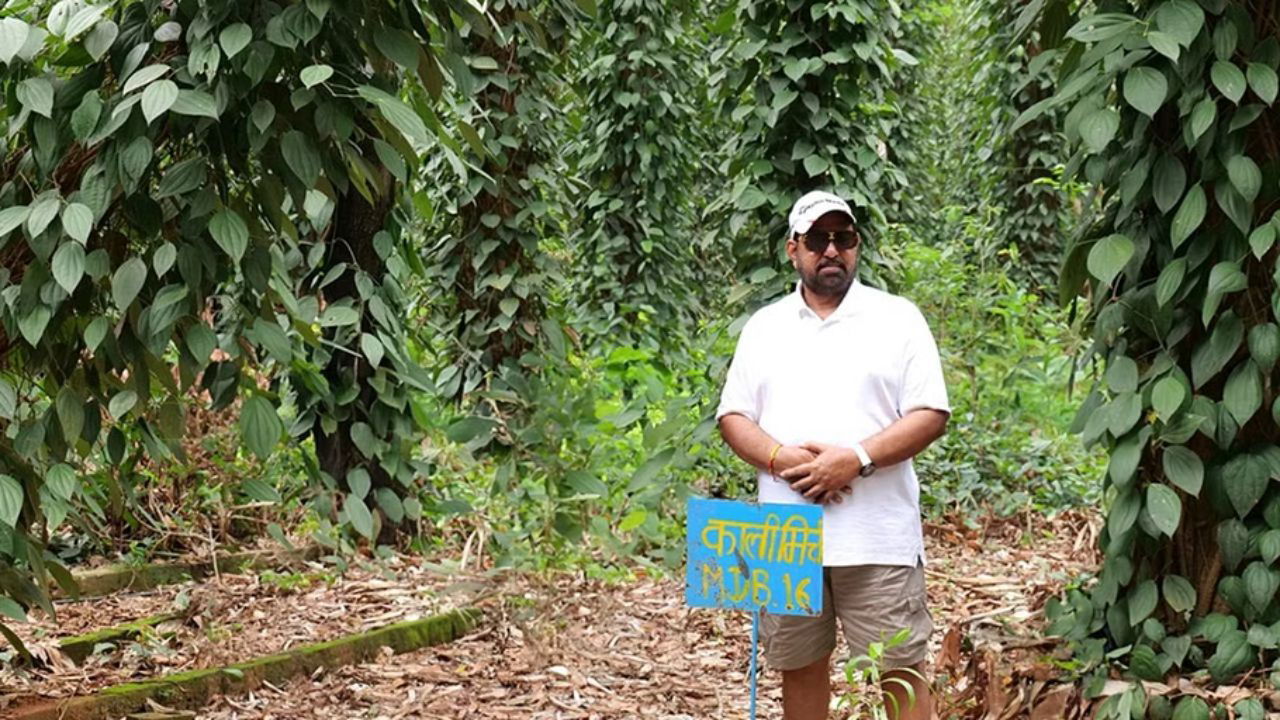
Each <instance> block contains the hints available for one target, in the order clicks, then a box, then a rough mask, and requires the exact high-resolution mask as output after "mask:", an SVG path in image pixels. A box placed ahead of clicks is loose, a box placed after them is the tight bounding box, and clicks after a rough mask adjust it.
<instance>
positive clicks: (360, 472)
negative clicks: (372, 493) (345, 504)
mask: <svg viewBox="0 0 1280 720" xmlns="http://www.w3.org/2000/svg"><path fill="white" fill-rule="evenodd" d="M372 486H373V481H372V480H371V479H370V477H369V471H368V470H365V469H364V468H359V467H358V468H354V469H352V470H351V471H350V472H348V473H347V488H349V489H350V490H351V494H352V495H354V496H356V497H358V498H360V499H361V500H363V499H364V498H365V496H366V495H368V494H369V488H370V487H372Z"/></svg>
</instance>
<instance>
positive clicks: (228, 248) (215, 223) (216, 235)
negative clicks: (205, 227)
mask: <svg viewBox="0 0 1280 720" xmlns="http://www.w3.org/2000/svg"><path fill="white" fill-rule="evenodd" d="M209 234H210V235H212V236H213V240H214V242H216V243H217V244H218V247H220V248H222V251H223V252H225V253H226V254H227V256H228V257H230V258H231V260H232V262H233V263H235V264H236V265H239V264H240V260H241V258H243V257H244V253H245V250H247V249H248V247H249V227H248V226H247V225H245V223H244V220H243V219H241V218H240V214H239V213H237V212H236V211H235V210H232V209H231V208H225V209H223V210H222V211H221V212H219V213H218V214H216V215H214V216H213V217H212V218H210V220H209Z"/></svg>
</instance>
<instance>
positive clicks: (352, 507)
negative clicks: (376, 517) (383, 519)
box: [342, 495, 373, 540]
mask: <svg viewBox="0 0 1280 720" xmlns="http://www.w3.org/2000/svg"><path fill="white" fill-rule="evenodd" d="M342 511H343V513H345V514H346V516H347V522H349V523H351V527H352V528H354V529H355V531H356V532H358V533H360V534H361V535H363V536H365V537H366V538H368V539H370V540H372V539H373V515H372V514H371V513H370V512H369V507H368V506H367V505H365V504H364V500H361V499H360V498H358V497H356V496H355V495H348V496H347V499H346V500H345V501H343V503H342Z"/></svg>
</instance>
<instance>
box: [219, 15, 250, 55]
mask: <svg viewBox="0 0 1280 720" xmlns="http://www.w3.org/2000/svg"><path fill="white" fill-rule="evenodd" d="M251 40H253V30H252V29H251V28H250V27H249V26H248V25H246V24H244V23H236V24H234V25H228V26H226V27H225V28H223V29H222V32H221V33H219V34H218V44H219V45H221V46H222V52H223V53H224V54H225V55H226V56H227V57H228V58H233V57H235V56H236V55H237V54H239V52H240V51H241V50H243V49H245V47H247V46H248V45H249V42H250V41H251Z"/></svg>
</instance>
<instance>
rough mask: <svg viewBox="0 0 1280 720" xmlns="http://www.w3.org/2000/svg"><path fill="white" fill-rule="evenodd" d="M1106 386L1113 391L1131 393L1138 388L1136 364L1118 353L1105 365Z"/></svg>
mask: <svg viewBox="0 0 1280 720" xmlns="http://www.w3.org/2000/svg"><path fill="white" fill-rule="evenodd" d="M1107 386H1108V387H1110V388H1111V391H1112V392H1114V393H1131V392H1135V391H1136V390H1137V389H1138V364H1137V363H1136V362H1134V361H1133V358H1130V357H1128V356H1125V355H1118V356H1116V357H1115V358H1113V359H1112V361H1111V362H1110V363H1109V364H1108V366H1107Z"/></svg>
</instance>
